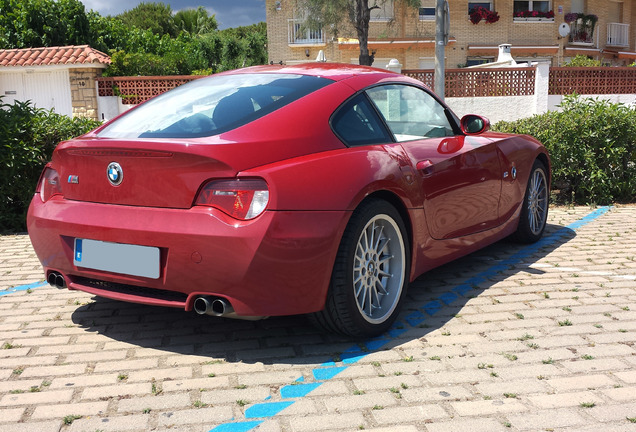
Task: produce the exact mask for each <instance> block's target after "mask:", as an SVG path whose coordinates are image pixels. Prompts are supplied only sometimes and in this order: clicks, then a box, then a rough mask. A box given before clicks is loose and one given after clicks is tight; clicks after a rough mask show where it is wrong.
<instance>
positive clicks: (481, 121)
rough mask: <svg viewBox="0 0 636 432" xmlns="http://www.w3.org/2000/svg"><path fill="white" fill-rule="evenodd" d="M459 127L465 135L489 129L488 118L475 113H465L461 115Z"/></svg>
mask: <svg viewBox="0 0 636 432" xmlns="http://www.w3.org/2000/svg"><path fill="white" fill-rule="evenodd" d="M460 127H461V128H462V132H464V133H465V134H466V135H478V134H480V133H484V132H486V131H487V130H489V129H490V120H488V119H487V118H486V117H482V116H478V115H476V114H467V115H465V116H464V117H462V119H461V121H460Z"/></svg>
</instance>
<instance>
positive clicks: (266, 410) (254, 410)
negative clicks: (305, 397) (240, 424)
mask: <svg viewBox="0 0 636 432" xmlns="http://www.w3.org/2000/svg"><path fill="white" fill-rule="evenodd" d="M294 402H295V401H283V402H268V403H260V404H256V405H252V406H251V407H249V408H248V409H246V410H245V418H264V417H274V416H275V415H276V414H278V413H279V412H281V411H282V410H284V409H285V408H287V407H289V406H290V405H293V404H294Z"/></svg>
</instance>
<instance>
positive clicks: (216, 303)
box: [194, 297, 234, 317]
mask: <svg viewBox="0 0 636 432" xmlns="http://www.w3.org/2000/svg"><path fill="white" fill-rule="evenodd" d="M194 311H195V312H196V313H198V314H199V315H212V316H217V317H228V316H230V315H234V308H233V307H232V306H231V305H230V303H228V302H227V300H225V299H222V298H213V297H197V298H196V299H194Z"/></svg>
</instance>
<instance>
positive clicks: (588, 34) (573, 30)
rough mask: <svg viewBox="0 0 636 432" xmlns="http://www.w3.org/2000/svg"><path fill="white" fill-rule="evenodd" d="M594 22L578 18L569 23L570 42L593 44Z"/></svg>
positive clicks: (574, 43)
mask: <svg viewBox="0 0 636 432" xmlns="http://www.w3.org/2000/svg"><path fill="white" fill-rule="evenodd" d="M593 35H594V23H592V22H591V21H589V20H584V19H579V20H575V21H574V22H572V23H570V44H572V45H588V46H592V45H594V39H593V37H592V36H593Z"/></svg>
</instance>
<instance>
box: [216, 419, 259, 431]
mask: <svg viewBox="0 0 636 432" xmlns="http://www.w3.org/2000/svg"><path fill="white" fill-rule="evenodd" d="M261 423H263V420H256V421H247V422H237V423H223V424H220V425H218V426H217V427H215V428H213V429H210V430H209V431H208V432H247V431H248V430H251V429H254V428H255V427H256V426H258V425H259V424H261Z"/></svg>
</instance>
